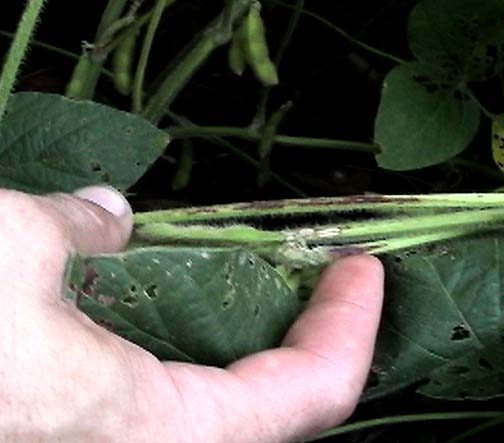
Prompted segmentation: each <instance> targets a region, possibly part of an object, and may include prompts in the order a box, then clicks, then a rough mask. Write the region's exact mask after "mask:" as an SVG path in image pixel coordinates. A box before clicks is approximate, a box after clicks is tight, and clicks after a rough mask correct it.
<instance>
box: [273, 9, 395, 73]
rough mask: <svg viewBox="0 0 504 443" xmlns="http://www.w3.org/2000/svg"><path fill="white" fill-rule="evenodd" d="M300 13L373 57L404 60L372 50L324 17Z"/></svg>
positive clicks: (304, 10) (304, 12)
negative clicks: (373, 55)
mask: <svg viewBox="0 0 504 443" xmlns="http://www.w3.org/2000/svg"><path fill="white" fill-rule="evenodd" d="M268 1H269V2H271V3H273V4H276V5H279V6H282V7H283V8H288V9H294V8H296V6H295V5H291V4H288V3H285V2H283V1H280V0H268ZM302 13H303V14H304V15H306V16H308V17H312V18H314V19H315V20H317V21H319V22H320V23H322V24H324V25H325V26H327V27H328V28H330V29H331V30H333V31H334V32H336V33H337V34H339V35H340V36H341V37H343V38H344V39H345V40H347V41H348V42H349V43H351V44H352V45H354V46H357V47H359V48H362V49H364V50H366V51H368V52H370V53H372V54H375V55H378V56H380V57H383V58H386V59H388V60H391V61H393V62H394V63H399V64H401V63H404V60H402V59H401V58H399V57H396V56H395V55H392V54H388V53H387V52H385V51H382V50H381V49H378V48H374V47H373V46H370V45H368V44H366V43H364V42H361V41H360V40H357V39H356V38H354V37H352V36H351V35H350V34H348V32H346V31H344V30H343V29H341V28H340V27H338V26H336V25H335V24H333V23H331V22H330V21H329V20H327V19H325V18H324V17H321V16H320V15H318V14H315V13H314V12H311V11H308V10H306V9H303V10H302Z"/></svg>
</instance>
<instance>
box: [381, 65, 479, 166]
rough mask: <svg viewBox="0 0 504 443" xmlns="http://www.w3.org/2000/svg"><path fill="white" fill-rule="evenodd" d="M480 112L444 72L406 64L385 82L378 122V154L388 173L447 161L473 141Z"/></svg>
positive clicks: (391, 73)
mask: <svg viewBox="0 0 504 443" xmlns="http://www.w3.org/2000/svg"><path fill="white" fill-rule="evenodd" d="M479 121H480V111H479V108H478V106H477V105H476V103H474V101H473V100H472V99H471V98H470V97H469V95H468V94H467V93H466V92H465V91H464V89H461V88H459V87H457V85H454V84H452V83H451V81H450V79H449V78H447V77H446V76H445V75H444V73H443V71H442V70H439V69H437V68H436V67H434V66H432V65H427V64H423V63H417V62H413V63H405V64H403V65H400V66H397V67H396V68H394V69H393V70H392V71H391V72H390V73H389V74H388V75H387V77H386V78H385V82H384V88H383V94H382V98H381V102H380V107H379V109H378V116H377V119H376V123H375V141H376V142H377V143H379V144H380V146H381V150H382V152H381V153H380V154H378V155H377V156H376V159H377V161H378V164H379V165H380V166H381V167H382V168H385V169H391V170H396V171H405V170H410V169H418V168H423V167H427V166H431V165H435V164H437V163H441V162H443V161H446V160H448V159H450V158H452V157H454V156H455V155H457V154H459V153H460V152H462V151H463V150H464V149H465V148H466V147H467V146H468V145H469V143H470V142H471V141H472V140H473V138H474V136H475V134H476V132H477V130H478V126H479Z"/></svg>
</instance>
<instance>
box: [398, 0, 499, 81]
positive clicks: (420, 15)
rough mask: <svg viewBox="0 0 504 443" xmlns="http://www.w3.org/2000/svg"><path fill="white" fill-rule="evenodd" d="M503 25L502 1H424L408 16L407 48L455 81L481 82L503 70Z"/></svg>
mask: <svg viewBox="0 0 504 443" xmlns="http://www.w3.org/2000/svg"><path fill="white" fill-rule="evenodd" d="M503 23H504V2H503V1H502V0H485V1H481V0H443V1H439V0H424V1H422V2H420V3H419V4H418V5H417V6H416V7H415V8H414V9H413V11H412V12H411V15H410V18H409V27H408V28H409V29H408V34H409V44H410V48H411V51H412V52H413V54H414V55H415V56H416V57H417V58H418V59H419V60H421V61H424V62H428V63H432V64H435V65H437V66H440V67H442V68H443V69H444V70H446V71H447V73H449V75H451V76H453V78H454V79H457V81H460V82H462V83H464V84H465V83H467V82H469V81H475V80H484V79H487V78H491V77H493V76H495V75H496V74H498V73H499V72H501V71H502V69H503V68H504V25H503Z"/></svg>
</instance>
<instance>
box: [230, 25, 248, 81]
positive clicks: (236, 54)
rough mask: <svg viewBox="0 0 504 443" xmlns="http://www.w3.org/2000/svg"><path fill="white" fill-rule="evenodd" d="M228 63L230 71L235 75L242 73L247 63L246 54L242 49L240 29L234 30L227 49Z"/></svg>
mask: <svg viewBox="0 0 504 443" xmlns="http://www.w3.org/2000/svg"><path fill="white" fill-rule="evenodd" d="M228 64H229V68H230V69H231V71H232V72H233V73H234V74H236V75H242V74H243V71H245V67H246V65H247V60H246V55H245V52H244V49H243V38H242V29H241V28H240V29H238V30H236V31H235V32H234V34H233V38H232V40H231V43H230V45H229V49H228Z"/></svg>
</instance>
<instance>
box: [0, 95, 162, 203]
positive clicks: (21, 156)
mask: <svg viewBox="0 0 504 443" xmlns="http://www.w3.org/2000/svg"><path fill="white" fill-rule="evenodd" d="M168 141H169V139H168V136H167V134H166V133H165V132H163V131H161V130H159V129H158V128H156V127H154V126H152V125H151V124H150V123H149V122H147V121H146V120H144V119H143V118H141V117H139V116H136V115H133V114H128V113H126V112H122V111H118V110H116V109H113V108H110V107H108V106H105V105H101V104H98V103H94V102H90V101H75V100H71V99H68V98H66V97H63V96H61V95H56V94H43V93H38V92H22V93H18V94H14V95H13V96H12V97H11V99H10V100H9V103H8V107H7V114H6V115H5V116H4V118H3V120H2V125H1V126H0V187H5V188H15V189H19V190H22V191H28V192H35V193H42V192H53V191H73V190H75V189H76V188H78V187H81V186H87V185H92V184H97V183H109V184H111V185H112V186H115V187H116V188H118V189H121V190H124V189H127V188H128V187H130V186H131V185H133V184H134V183H135V182H136V181H137V180H138V179H139V178H140V177H141V176H142V175H143V174H144V173H145V171H146V170H147V169H148V168H149V167H150V165H151V164H152V163H153V162H154V160H155V159H156V158H157V157H159V156H160V155H161V154H162V152H163V150H164V149H165V147H166V145H167V144H168Z"/></svg>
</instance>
